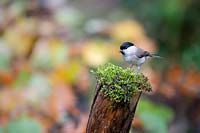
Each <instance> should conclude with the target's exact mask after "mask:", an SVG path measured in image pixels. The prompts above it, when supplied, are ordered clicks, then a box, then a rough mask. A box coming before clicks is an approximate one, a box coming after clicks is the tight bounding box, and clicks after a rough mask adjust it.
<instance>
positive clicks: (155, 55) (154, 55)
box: [151, 54, 163, 59]
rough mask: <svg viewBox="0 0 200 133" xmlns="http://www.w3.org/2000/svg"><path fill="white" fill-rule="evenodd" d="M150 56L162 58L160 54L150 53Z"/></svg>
mask: <svg viewBox="0 0 200 133" xmlns="http://www.w3.org/2000/svg"><path fill="white" fill-rule="evenodd" d="M151 57H152V58H160V59H162V58H163V57H161V56H159V55H157V54H151Z"/></svg>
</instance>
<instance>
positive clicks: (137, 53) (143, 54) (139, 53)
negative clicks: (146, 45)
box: [135, 48, 151, 58]
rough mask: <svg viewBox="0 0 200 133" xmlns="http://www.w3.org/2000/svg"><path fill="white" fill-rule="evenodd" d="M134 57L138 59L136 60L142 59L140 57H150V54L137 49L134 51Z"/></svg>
mask: <svg viewBox="0 0 200 133" xmlns="http://www.w3.org/2000/svg"><path fill="white" fill-rule="evenodd" d="M135 55H136V56H137V57H138V58H142V57H147V56H151V54H150V53H149V52H147V51H145V50H143V49H141V48H138V49H137V50H136V51H135Z"/></svg>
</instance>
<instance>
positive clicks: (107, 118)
mask: <svg viewBox="0 0 200 133" xmlns="http://www.w3.org/2000/svg"><path fill="white" fill-rule="evenodd" d="M100 90H101V86H100V85H97V88H96V94H95V97H94V99H93V103H92V106H91V110H90V115H89V119H88V123H87V129H86V132H87V133H128V132H129V130H130V127H131V123H132V120H133V117H134V114H135V110H136V107H137V103H138V100H139V98H140V95H141V93H142V92H137V93H134V94H133V96H132V98H131V100H130V102H126V103H124V102H120V103H116V102H114V101H112V100H110V98H108V97H105V96H104V94H103V93H102V92H101V91H100Z"/></svg>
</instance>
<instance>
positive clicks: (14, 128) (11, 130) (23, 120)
mask: <svg viewBox="0 0 200 133" xmlns="http://www.w3.org/2000/svg"><path fill="white" fill-rule="evenodd" d="M5 132H6V133H41V132H42V127H41V125H40V123H39V122H37V121H36V120H34V119H31V118H29V117H27V116H22V117H20V118H18V119H16V120H12V121H10V122H9V123H7V125H6V126H5Z"/></svg>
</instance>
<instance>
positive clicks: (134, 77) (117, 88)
mask: <svg viewBox="0 0 200 133" xmlns="http://www.w3.org/2000/svg"><path fill="white" fill-rule="evenodd" d="M92 73H93V74H95V76H96V78H97V81H98V83H99V84H100V85H101V92H103V93H104V94H105V96H107V97H109V98H111V99H112V100H114V101H115V102H117V103H118V102H129V101H130V99H131V97H132V95H133V94H134V93H136V92H139V91H151V85H150V84H149V82H148V79H147V77H145V76H144V75H143V74H135V73H134V71H133V70H132V69H131V68H126V69H123V68H122V67H119V66H115V65H113V64H111V63H107V64H105V65H102V66H100V67H98V68H97V70H96V71H92Z"/></svg>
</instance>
